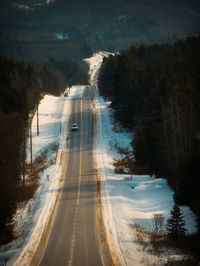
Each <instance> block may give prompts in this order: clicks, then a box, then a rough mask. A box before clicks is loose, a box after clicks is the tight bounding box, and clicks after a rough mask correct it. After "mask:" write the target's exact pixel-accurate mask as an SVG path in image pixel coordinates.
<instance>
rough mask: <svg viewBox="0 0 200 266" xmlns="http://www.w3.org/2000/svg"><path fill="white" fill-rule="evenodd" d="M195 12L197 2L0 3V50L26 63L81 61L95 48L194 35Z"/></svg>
mask: <svg viewBox="0 0 200 266" xmlns="http://www.w3.org/2000/svg"><path fill="white" fill-rule="evenodd" d="M47 3H49V4H47ZM199 12H200V4H199V1H196V0H190V1H188V0H187V1H186V0H182V1H180V0H162V1H160V0H142V1H141V0H134V1H133V0H101V1H99V0H93V1H91V0H84V1H83V0H74V1H69V0H68V1H66V0H55V1H45V0H1V3H0V36H1V42H0V50H1V53H2V54H3V55H6V56H8V57H14V58H17V59H22V58H23V59H25V60H29V61H30V60H34V61H39V62H44V61H46V60H48V59H49V58H50V57H53V58H55V59H56V60H63V59H65V60H72V61H78V60H79V61H81V60H82V59H83V58H85V57H89V56H90V55H91V54H92V53H93V52H94V51H96V50H106V51H111V52H114V51H119V50H121V49H125V48H128V47H129V46H130V44H131V43H134V44H135V45H141V44H142V43H144V44H153V43H173V42H174V41H175V40H177V39H179V38H185V37H186V36H192V35H195V36H196V35H197V36H198V35H199V34H200V30H199V29H200V21H199Z"/></svg>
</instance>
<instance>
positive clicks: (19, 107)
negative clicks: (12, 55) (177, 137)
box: [0, 56, 87, 245]
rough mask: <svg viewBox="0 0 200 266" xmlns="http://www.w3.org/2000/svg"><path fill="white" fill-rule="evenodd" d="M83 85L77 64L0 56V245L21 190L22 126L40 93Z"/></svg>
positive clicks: (6, 238) (7, 233)
mask: <svg viewBox="0 0 200 266" xmlns="http://www.w3.org/2000/svg"><path fill="white" fill-rule="evenodd" d="M76 83H79V84H86V83H87V74H86V73H85V72H84V71H83V70H81V69H80V67H79V65H77V64H75V63H71V62H66V61H61V62H59V61H55V60H51V62H48V63H46V64H44V65H38V64H33V63H31V64H30V63H29V64H25V63H24V62H16V61H14V60H12V59H8V58H6V57H3V56H0V125H1V130H0V151H1V152H0V177H1V178H0V245H1V244H2V243H4V242H7V241H9V240H10V239H11V238H12V226H11V221H12V220H11V219H12V215H13V213H14V212H15V208H16V204H17V202H18V201H19V198H20V199H22V197H21V196H20V197H19V193H21V187H22V184H21V179H20V174H21V173H22V161H23V160H22V157H23V156H22V155H23V154H22V153H23V137H24V128H26V127H27V124H28V118H29V114H31V113H33V112H34V110H35V108H36V106H37V104H38V103H39V101H40V99H41V97H43V95H44V93H51V94H54V95H60V93H61V92H62V91H63V90H64V88H66V86H71V85H72V84H76Z"/></svg>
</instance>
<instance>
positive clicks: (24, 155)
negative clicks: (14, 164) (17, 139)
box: [22, 128, 26, 187]
mask: <svg viewBox="0 0 200 266" xmlns="http://www.w3.org/2000/svg"><path fill="white" fill-rule="evenodd" d="M25 160H26V128H24V147H23V181H22V184H23V187H24V185H25Z"/></svg>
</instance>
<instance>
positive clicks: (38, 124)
mask: <svg viewBox="0 0 200 266" xmlns="http://www.w3.org/2000/svg"><path fill="white" fill-rule="evenodd" d="M37 136H39V114H38V106H37Z"/></svg>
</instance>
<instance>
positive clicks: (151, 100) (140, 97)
mask: <svg viewBox="0 0 200 266" xmlns="http://www.w3.org/2000/svg"><path fill="white" fill-rule="evenodd" d="M99 89H100V93H101V94H102V95H103V96H104V97H106V98H107V99H108V100H110V101H111V107H113V109H114V117H115V120H116V121H117V122H119V123H120V124H121V125H122V126H123V127H125V128H127V129H128V130H130V131H133V132H135V137H134V139H133V141H132V147H133V153H134V156H135V159H136V162H137V164H139V165H142V166H143V167H144V169H145V171H146V172H148V173H150V174H155V175H156V176H157V177H159V176H162V177H165V178H167V180H168V183H169V185H170V186H171V187H172V188H173V190H174V191H175V200H176V201H177V202H178V203H180V204H188V205H190V206H191V208H192V209H193V211H194V212H195V213H196V214H197V216H198V221H200V168H199V165H200V119H199V117H200V38H196V37H194V38H188V39H187V40H185V41H177V42H176V43H175V44H174V45H152V46H140V47H139V48H136V47H135V46H132V47H131V48H130V49H129V50H127V51H123V52H121V54H120V55H116V56H110V57H109V58H108V59H106V60H105V62H104V64H103V67H102V69H101V71H100V75H99Z"/></svg>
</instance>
